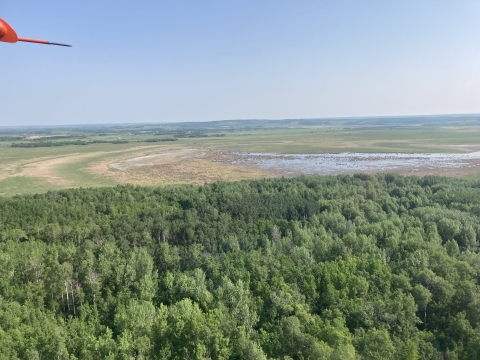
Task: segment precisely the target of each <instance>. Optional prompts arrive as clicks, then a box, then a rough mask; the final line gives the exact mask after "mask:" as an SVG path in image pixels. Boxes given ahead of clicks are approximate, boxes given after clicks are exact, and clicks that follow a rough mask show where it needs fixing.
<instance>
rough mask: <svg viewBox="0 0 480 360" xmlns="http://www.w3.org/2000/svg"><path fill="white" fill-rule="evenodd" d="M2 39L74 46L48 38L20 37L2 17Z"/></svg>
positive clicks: (0, 36) (0, 20)
mask: <svg viewBox="0 0 480 360" xmlns="http://www.w3.org/2000/svg"><path fill="white" fill-rule="evenodd" d="M0 41H3V42H8V43H16V42H17V41H23V42H31V43H37V44H44V45H58V46H68V47H71V46H72V45H67V44H60V43H54V42H51V41H48V40H37V39H28V38H19V37H18V36H17V33H16V32H15V30H13V28H12V27H11V26H10V25H8V23H7V22H6V21H5V20H2V19H0Z"/></svg>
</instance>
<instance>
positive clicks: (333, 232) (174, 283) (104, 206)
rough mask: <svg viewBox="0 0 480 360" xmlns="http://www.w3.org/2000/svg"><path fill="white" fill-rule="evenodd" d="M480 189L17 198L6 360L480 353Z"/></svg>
mask: <svg viewBox="0 0 480 360" xmlns="http://www.w3.org/2000/svg"><path fill="white" fill-rule="evenodd" d="M479 215H480V182H478V181H467V180H458V179H447V178H440V177H424V178H418V177H403V176H400V175H394V174H379V175H376V176H373V175H355V176H337V177H298V178H293V179H283V178H282V179H269V180H259V181H241V182H235V183H215V184H211V185H205V186H170V187H160V188H149V187H134V186H118V187H114V188H96V189H71V190H63V191H56V192H49V193H47V194H41V195H28V196H17V197H14V198H0V217H1V221H0V358H1V359H15V358H19V359H100V358H108V359H209V358H211V359H270V358H271V359H479V358H480V289H479V280H480V255H479V251H478V250H479V249H478V242H479V240H480V219H479Z"/></svg>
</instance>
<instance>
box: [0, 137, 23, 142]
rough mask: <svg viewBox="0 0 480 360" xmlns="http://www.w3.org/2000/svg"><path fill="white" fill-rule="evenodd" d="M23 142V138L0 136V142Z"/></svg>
mask: <svg viewBox="0 0 480 360" xmlns="http://www.w3.org/2000/svg"><path fill="white" fill-rule="evenodd" d="M18 140H23V136H0V141H18Z"/></svg>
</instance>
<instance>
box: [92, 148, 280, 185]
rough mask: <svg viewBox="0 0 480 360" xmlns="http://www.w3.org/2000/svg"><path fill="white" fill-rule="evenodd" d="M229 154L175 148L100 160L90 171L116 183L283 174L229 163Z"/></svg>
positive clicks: (206, 180)
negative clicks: (126, 157)
mask: <svg viewBox="0 0 480 360" xmlns="http://www.w3.org/2000/svg"><path fill="white" fill-rule="evenodd" d="M231 160H232V155H230V154H228V153H224V152H221V151H217V150H209V149H202V150H198V149H178V150H169V151H165V152H157V153H152V154H147V155H145V154H144V155H143V156H138V157H135V158H130V159H124V160H121V161H115V162H111V161H102V162H99V163H96V164H94V165H93V166H91V167H90V168H89V171H90V172H92V173H94V174H97V175H102V176H108V177H112V178H113V179H115V181H116V182H118V183H133V184H139V185H156V184H172V183H174V184H204V183H211V182H215V181H236V180H243V179H258V178H267V177H274V176H281V175H283V174H282V173H280V172H272V171H265V170H261V169H259V168H257V167H256V166H251V165H249V166H245V165H234V164H231V163H230V162H231Z"/></svg>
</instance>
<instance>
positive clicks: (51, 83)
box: [0, 0, 480, 126]
mask: <svg viewBox="0 0 480 360" xmlns="http://www.w3.org/2000/svg"><path fill="white" fill-rule="evenodd" d="M0 17H1V18H3V19H5V20H6V21H8V22H9V23H10V24H11V25H12V26H13V27H14V28H15V30H16V31H17V33H18V34H19V35H20V36H24V37H36V38H44V39H47V40H51V41H58V42H65V43H71V44H72V45H73V46H74V47H73V48H68V49H65V48H56V47H50V46H40V45H33V44H16V45H10V44H3V43H1V44H0V55H1V57H2V61H3V71H2V72H1V73H0V84H2V85H1V86H0V126H21V125H69V124H72V125H73V124H108V123H117V124H118V123H165V122H177V121H178V122H187V121H211V120H221V119H299V118H331V117H367V116H404V115H413V116H417V115H436V114H478V113H480V101H479V99H480V42H479V41H478V35H479V34H480V21H478V19H480V3H479V2H478V1H473V0H467V1H463V2H447V1H433V0H428V1H427V0H424V1H412V0H408V1H402V2H401V3H400V2H396V3H393V2H392V3H386V2H382V1H361V2H359V1H353V0H352V1H341V2H336V3H331V2H326V1H321V2H315V3H313V2H288V1H273V0H269V1H262V2H261V3H257V2H253V1H243V2H241V1H230V2H228V3H225V2H221V1H210V2H208V3H199V2H195V1H182V2H175V3H166V2H165V3H163V2H154V1H142V2H140V3H138V2H137V3H135V5H133V4H132V3H131V2H126V1H123V0H122V1H116V2H112V1H104V2H102V3H98V2H93V1H91V0H87V1H84V2H81V3H71V2H62V1H59V0H45V1H41V2H38V1H37V2H35V1H33V0H25V1H22V3H21V5H20V4H19V3H18V2H15V1H11V0H4V1H2V3H1V4H0Z"/></svg>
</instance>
